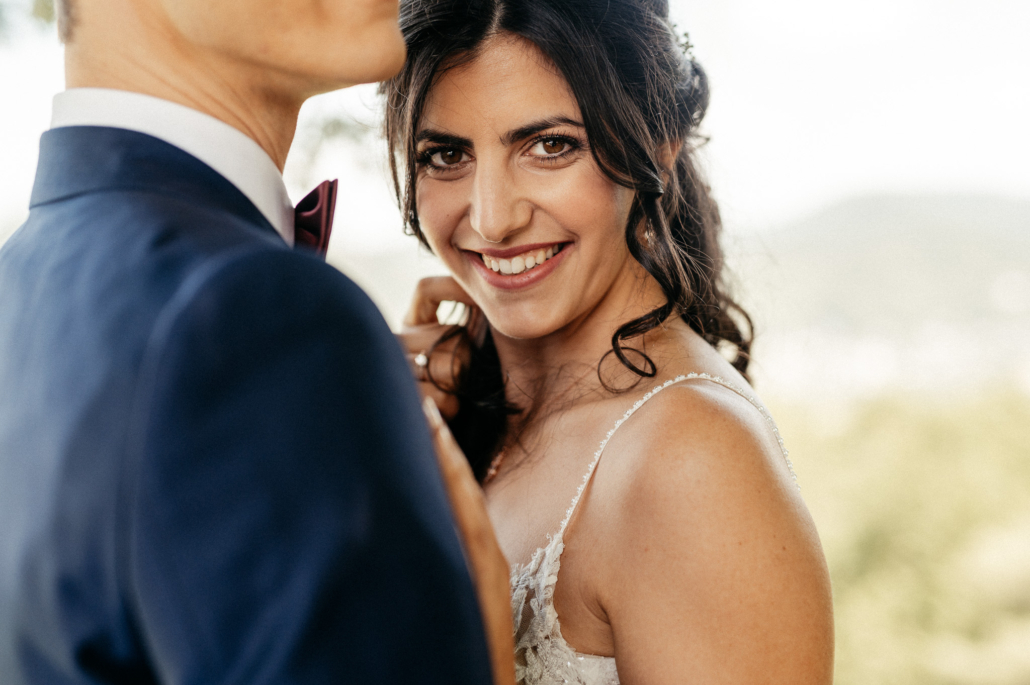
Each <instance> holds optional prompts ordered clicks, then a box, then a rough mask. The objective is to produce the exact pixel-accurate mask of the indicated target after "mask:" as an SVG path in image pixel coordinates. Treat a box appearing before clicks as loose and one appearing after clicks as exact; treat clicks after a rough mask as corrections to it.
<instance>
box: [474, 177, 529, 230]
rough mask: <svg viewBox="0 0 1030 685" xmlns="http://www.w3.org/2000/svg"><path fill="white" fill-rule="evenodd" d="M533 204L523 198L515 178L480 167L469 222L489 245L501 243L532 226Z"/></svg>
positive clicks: (475, 180)
mask: <svg viewBox="0 0 1030 685" xmlns="http://www.w3.org/2000/svg"><path fill="white" fill-rule="evenodd" d="M532 215H533V208H532V204H531V203H530V202H529V201H528V200H527V199H526V198H523V197H521V196H520V194H519V192H518V187H517V185H516V183H515V179H513V178H512V175H511V174H510V173H508V172H507V170H505V169H489V168H483V165H479V166H478V168H477V169H476V176H475V179H474V180H473V183H472V198H471V207H470V209H469V220H470V222H471V223H472V229H473V230H474V231H475V232H476V233H478V234H479V235H481V236H482V237H483V240H485V241H487V242H488V243H502V242H504V240H505V239H506V238H508V237H509V236H511V235H512V234H514V233H516V232H518V231H519V229H521V228H524V227H525V226H526V225H528V224H529V220H530V218H531V217H532Z"/></svg>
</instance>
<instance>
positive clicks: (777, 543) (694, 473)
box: [605, 379, 832, 682]
mask: <svg viewBox="0 0 1030 685" xmlns="http://www.w3.org/2000/svg"><path fill="white" fill-rule="evenodd" d="M625 428H627V429H629V430H628V431H626V434H624V435H622V436H620V437H621V440H620V444H621V447H620V448H619V450H618V460H617V461H618V464H616V465H614V466H615V469H613V471H617V473H618V477H617V478H610V479H608V482H609V483H610V484H612V485H614V486H615V487H614V488H613V490H614V492H612V496H613V497H612V500H611V501H612V503H613V505H614V510H613V511H612V513H613V514H614V515H613V516H611V519H610V520H611V525H610V535H611V536H612V540H611V543H612V544H610V545H609V546H608V547H607V548H608V549H610V550H612V552H611V554H612V555H613V558H611V559H608V560H607V561H608V562H609V563H607V564H606V568H608V569H609V573H610V576H609V577H608V579H607V580H608V582H607V583H606V585H607V587H608V588H611V594H610V595H609V596H608V597H607V598H606V600H605V605H606V607H605V608H606V610H607V611H608V612H609V614H610V615H611V618H612V625H613V628H614V630H615V632H616V635H615V643H616V644H619V643H620V641H621V642H622V644H624V645H627V646H629V645H631V644H632V645H634V647H633V648H632V649H627V650H626V651H624V652H623V655H622V656H620V655H617V658H620V662H619V671H620V674H621V673H622V672H623V668H624V663H623V660H622V659H623V658H624V657H625V655H626V654H630V655H636V656H639V655H642V654H651V655H652V656H653V655H654V654H655V652H654V651H653V650H667V651H660V653H662V654H676V653H680V654H682V653H684V652H683V650H682V647H683V646H684V645H691V646H692V651H691V654H692V656H691V658H690V659H688V660H685V661H684V660H681V659H680V658H678V657H669V659H670V661H669V662H668V663H666V664H665V665H664V667H662V666H659V665H658V664H657V663H655V662H652V663H650V664H647V663H645V662H644V661H641V662H637V661H636V658H634V657H633V656H631V657H629V659H630V663H626V664H625V668H627V669H631V670H633V671H636V672H638V673H640V674H641V675H643V674H644V673H645V672H651V671H652V670H653V669H656V668H658V669H660V670H661V669H663V668H668V669H672V670H675V669H687V670H691V671H692V672H693V675H694V676H696V677H697V678H699V679H700V680H705V679H706V677H707V676H711V675H713V674H721V676H725V675H726V672H725V669H726V668H730V667H729V666H727V660H730V659H732V660H734V666H733V667H732V668H733V669H737V671H739V673H738V672H736V671H735V674H736V676H739V678H738V680H737V682H748V681H750V679H751V678H752V677H757V676H759V675H763V674H764V675H763V677H764V676H767V675H769V673H768V669H770V668H774V669H775V668H784V669H786V670H785V671H783V674H782V675H783V679H780V678H771V679H768V681H769V682H790V677H795V676H796V677H797V678H796V680H795V681H794V682H825V680H824V679H823V678H824V677H825V675H826V673H827V664H828V663H832V618H831V610H830V591H829V581H828V578H827V573H826V566H825V560H824V558H823V554H822V549H821V546H820V544H819V539H818V536H817V534H816V532H815V527H814V524H813V523H812V520H811V518H810V516H809V514H808V511H807V509H806V508H805V505H804V502H803V501H802V500H801V498H800V495H799V494H798V490H797V487H796V485H795V483H794V480H793V478H792V476H791V473H790V470H789V469H788V468H787V464H786V462H785V459H784V455H783V453H782V451H781V449H780V445H779V442H778V440H777V437H776V435H775V433H774V432H773V429H772V426H771V424H770V422H769V421H768V420H767V418H766V417H765V415H764V414H763V413H762V411H760V410H759V409H757V408H756V407H755V406H754V405H753V404H752V403H751V402H749V401H748V400H747V399H745V398H744V397H742V396H740V395H739V394H737V393H736V392H734V391H733V390H730V389H729V388H726V387H724V386H723V385H720V384H718V383H716V382H712V381H709V380H705V379H692V380H687V381H682V382H679V383H676V384H674V385H670V386H668V387H666V388H664V389H663V390H662V392H661V393H660V394H659V395H656V396H655V397H653V398H652V399H651V400H650V401H649V402H648V403H647V405H645V406H644V407H642V408H641V411H638V412H637V414H636V415H635V416H634V417H633V419H632V420H631V422H627V424H626V426H625ZM615 445H616V443H615V441H614V440H613V444H612V447H615ZM613 475H614V474H613ZM656 635H657V636H661V637H660V638H656V637H655V636H656ZM645 636H647V639H645ZM788 636H792V637H788ZM648 640H652V641H654V640H657V642H648ZM799 640H800V642H801V644H802V645H803V648H802V649H800V650H799V649H798V641H799ZM659 643H661V644H659ZM788 649H793V650H795V651H794V656H792V657H791V658H789V659H787V662H789V663H786V662H783V661H782V657H783V654H784V652H783V651H781V650H788ZM695 650H700V651H695ZM741 654H746V655H747V657H746V658H741V656H740V655H741ZM828 655H829V656H828ZM778 659H780V661H778ZM638 669H639V670H638ZM720 669H721V670H720ZM731 670H732V669H731ZM790 674H793V676H791V675H790ZM719 682H722V681H721V680H720V681H719Z"/></svg>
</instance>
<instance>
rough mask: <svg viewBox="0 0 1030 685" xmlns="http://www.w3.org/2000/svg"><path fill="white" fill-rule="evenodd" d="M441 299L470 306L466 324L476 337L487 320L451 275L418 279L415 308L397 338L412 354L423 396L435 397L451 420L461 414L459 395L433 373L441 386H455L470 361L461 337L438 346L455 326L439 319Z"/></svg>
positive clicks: (416, 376)
mask: <svg viewBox="0 0 1030 685" xmlns="http://www.w3.org/2000/svg"><path fill="white" fill-rule="evenodd" d="M441 302H461V303H462V304H464V305H465V306H466V307H467V309H468V316H467V317H466V319H465V324H464V325H465V327H466V328H468V329H469V330H470V331H471V332H473V339H475V338H476V337H477V335H476V334H477V333H479V332H480V331H479V329H481V328H482V327H483V326H485V323H486V322H485V320H484V319H483V317H482V315H481V314H480V312H479V310H478V309H477V308H476V307H475V304H474V303H473V302H472V298H470V297H469V296H468V295H467V294H466V293H465V291H464V290H463V289H462V287H461V286H460V285H458V282H457V281H455V280H454V279H453V278H451V277H450V276H435V277H432V278H423V279H422V280H421V281H419V282H418V286H417V287H416V288H415V295H414V297H413V298H412V301H411V308H410V309H408V313H407V315H406V316H405V317H404V328H403V329H402V330H401V332H400V333H399V334H398V335H397V338H398V339H399V340H400V342H401V344H402V345H403V346H404V349H405V350H406V351H407V353H408V360H409V361H410V362H411V367H412V370H413V371H414V373H415V378H416V380H418V384H419V389H420V390H421V391H422V396H423V397H429V398H432V400H433V401H434V402H435V403H436V406H437V407H439V410H440V413H441V414H442V415H443V417H444V418H445V419H447V420H448V421H449V420H450V419H453V418H454V416H455V415H456V414H457V413H458V398H457V397H455V396H454V395H451V394H449V393H447V392H444V391H443V390H441V389H440V388H439V387H437V386H436V385H434V384H433V382H432V381H430V376H431V377H432V379H433V380H435V381H436V383H437V384H439V385H440V386H441V387H443V388H453V387H454V385H455V383H456V381H457V378H458V376H459V375H460V373H461V371H462V369H463V367H464V366H465V365H467V364H468V355H467V350H464V351H463V350H460V349H458V338H457V337H455V338H451V339H450V340H446V341H444V342H442V343H440V344H439V345H436V343H437V341H438V340H439V339H440V337H441V336H443V334H444V333H446V332H447V331H448V329H450V328H451V327H450V326H449V325H444V324H441V323H440V321H439V320H438V319H437V316H436V311H437V309H439V307H440V303H441ZM434 345H435V348H434ZM463 352H464V354H463Z"/></svg>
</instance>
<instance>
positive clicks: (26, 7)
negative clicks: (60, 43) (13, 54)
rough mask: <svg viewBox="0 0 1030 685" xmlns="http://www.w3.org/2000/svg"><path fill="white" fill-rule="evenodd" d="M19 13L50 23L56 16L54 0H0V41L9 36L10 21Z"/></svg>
mask: <svg viewBox="0 0 1030 685" xmlns="http://www.w3.org/2000/svg"><path fill="white" fill-rule="evenodd" d="M19 14H22V15H25V14H27V15H29V16H31V17H33V18H35V19H37V20H38V21H42V22H45V23H47V24H52V23H53V22H54V19H55V18H56V16H57V15H55V14H54V0H0V41H5V40H7V39H8V38H10V31H11V21H12V19H13V17H15V16H17V15H19Z"/></svg>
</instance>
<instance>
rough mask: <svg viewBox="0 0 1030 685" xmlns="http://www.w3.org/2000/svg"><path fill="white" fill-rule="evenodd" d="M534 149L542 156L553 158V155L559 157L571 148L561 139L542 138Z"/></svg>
mask: <svg viewBox="0 0 1030 685" xmlns="http://www.w3.org/2000/svg"><path fill="white" fill-rule="evenodd" d="M534 147H536V148H537V150H538V151H539V152H540V153H542V156H545V157H553V156H555V155H560V154H561V153H563V152H568V151H569V149H570V148H571V147H572V146H571V145H569V141H567V140H563V139H561V138H544V139H543V140H541V141H540V142H538V143H537V144H536V145H535V146H534Z"/></svg>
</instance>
